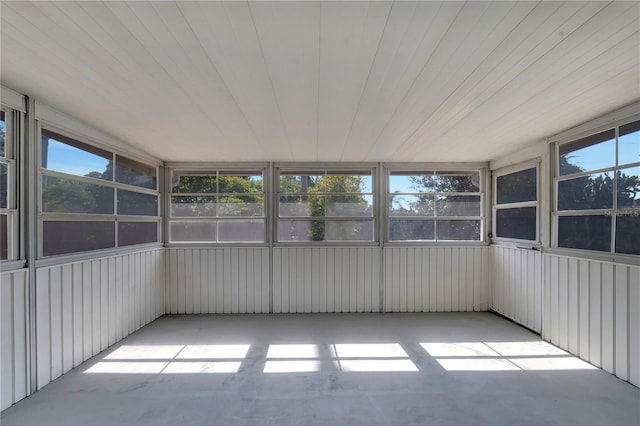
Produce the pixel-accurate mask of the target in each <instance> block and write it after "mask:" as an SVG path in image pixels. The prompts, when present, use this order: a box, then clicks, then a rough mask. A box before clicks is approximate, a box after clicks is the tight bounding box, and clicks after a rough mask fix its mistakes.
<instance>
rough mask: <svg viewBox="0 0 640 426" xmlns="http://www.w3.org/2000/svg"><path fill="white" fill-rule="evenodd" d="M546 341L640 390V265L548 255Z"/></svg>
mask: <svg viewBox="0 0 640 426" xmlns="http://www.w3.org/2000/svg"><path fill="white" fill-rule="evenodd" d="M543 306H544V312H543V315H544V322H543V327H542V337H543V338H544V339H545V340H547V341H549V342H551V343H553V344H554V345H557V346H559V347H561V348H562V349H565V350H567V351H569V352H571V353H572V354H575V355H577V356H579V357H580V358H582V359H584V360H586V361H588V362H590V363H592V364H594V365H595V366H597V367H601V368H602V369H603V370H606V371H608V372H609V373H612V374H615V375H616V376H618V377H619V378H621V379H623V380H627V381H630V382H631V383H633V384H635V385H636V386H640V267H637V266H630V265H623V264H616V263H609V262H600V261H595V260H587V259H578V258H573V257H566V256H557V255H552V254H545V255H544V302H543Z"/></svg>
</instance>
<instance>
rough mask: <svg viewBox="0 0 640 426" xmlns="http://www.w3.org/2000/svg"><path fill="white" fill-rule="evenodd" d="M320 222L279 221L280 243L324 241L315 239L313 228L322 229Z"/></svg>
mask: <svg viewBox="0 0 640 426" xmlns="http://www.w3.org/2000/svg"><path fill="white" fill-rule="evenodd" d="M320 222H322V221H320V220H317V221H316V220H279V221H278V241H280V242H287V241H322V240H320V239H314V238H313V233H312V228H313V227H314V226H315V227H316V228H318V227H320Z"/></svg>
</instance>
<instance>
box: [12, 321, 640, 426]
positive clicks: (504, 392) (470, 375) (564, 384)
mask: <svg viewBox="0 0 640 426" xmlns="http://www.w3.org/2000/svg"><path fill="white" fill-rule="evenodd" d="M349 370H351V371H349ZM354 370H355V371H354ZM265 371H280V372H277V373H269V372H265ZM639 402H640V389H638V388H637V387H635V386H633V385H631V384H629V383H626V382H624V381H622V380H620V379H618V378H616V377H614V376H612V375H611V374H608V373H606V372H604V371H602V370H599V369H596V368H593V367H592V366H590V365H589V364H586V363H584V362H582V361H580V360H578V359H577V358H575V357H573V356H571V355H569V354H567V353H566V352H564V351H561V350H558V349H557V348H555V347H553V346H551V345H549V344H547V343H545V342H542V341H541V340H540V337H539V336H537V335H535V334H533V333H531V332H530V331H528V330H526V329H524V328H522V327H520V326H518V325H516V324H514V323H512V322H510V321H508V320H505V319H504V318H502V317H499V316H497V315H494V314H491V313H438V314H418V313H416V314H310V315H303V314H296V315H190V316H164V317H162V318H160V319H158V320H156V321H154V322H153V323H151V324H150V325H148V326H146V327H144V328H143V329H141V330H139V331H138V332H136V333H134V334H133V335H131V336H129V337H127V338H126V339H124V340H122V341H121V342H119V343H117V344H116V345H114V346H112V347H111V348H109V349H107V350H106V351H104V352H102V353H101V354H99V355H98V356H96V357H94V358H92V359H90V360H89V361H87V362H85V363H84V364H82V365H80V366H79V367H77V368H75V369H74V370H72V371H71V372H69V373H68V374H66V375H64V376H63V377H61V378H59V379H58V380H56V381H54V382H52V383H51V384H49V385H47V386H45V387H44V388H43V389H42V390H41V391H39V392H37V393H35V394H34V395H32V396H30V397H28V398H26V399H25V400H23V401H21V402H19V403H17V404H15V405H14V406H12V407H11V408H9V409H7V410H5V411H4V412H3V413H2V415H1V417H0V422H1V423H2V425H3V426H12V425H205V424H206V425H605V424H607V425H638V424H640V408H639V407H640V404H639Z"/></svg>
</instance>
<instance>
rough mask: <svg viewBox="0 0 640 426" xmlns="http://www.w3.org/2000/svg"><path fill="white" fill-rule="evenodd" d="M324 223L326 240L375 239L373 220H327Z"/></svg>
mask: <svg viewBox="0 0 640 426" xmlns="http://www.w3.org/2000/svg"><path fill="white" fill-rule="evenodd" d="M324 225H325V226H324V241H373V221H372V220H327V221H325V224H324ZM320 235H321V234H320Z"/></svg>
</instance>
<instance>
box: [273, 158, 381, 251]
mask: <svg viewBox="0 0 640 426" xmlns="http://www.w3.org/2000/svg"><path fill="white" fill-rule="evenodd" d="M372 177H373V171H372V170H371V169H366V170H313V171H311V170H287V169H282V170H280V172H279V179H278V225H277V228H278V234H277V235H278V241H279V242H309V241H326V242H351V241H359V242H365V241H374V235H375V234H374V226H375V221H374V214H373V187H372V184H373V178H372Z"/></svg>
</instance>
